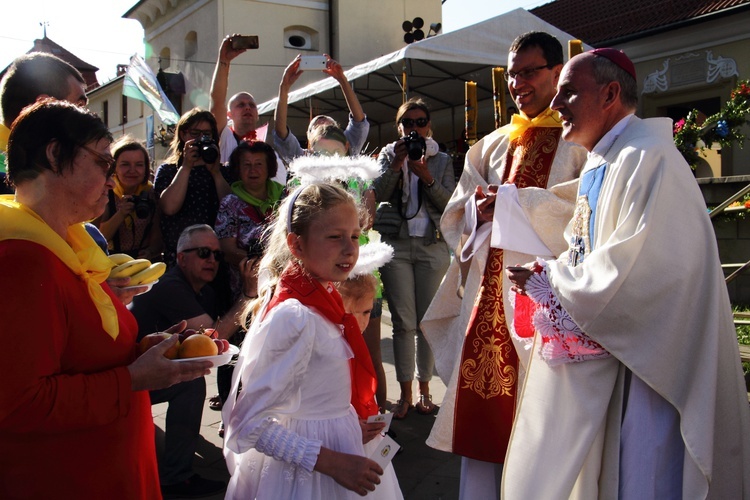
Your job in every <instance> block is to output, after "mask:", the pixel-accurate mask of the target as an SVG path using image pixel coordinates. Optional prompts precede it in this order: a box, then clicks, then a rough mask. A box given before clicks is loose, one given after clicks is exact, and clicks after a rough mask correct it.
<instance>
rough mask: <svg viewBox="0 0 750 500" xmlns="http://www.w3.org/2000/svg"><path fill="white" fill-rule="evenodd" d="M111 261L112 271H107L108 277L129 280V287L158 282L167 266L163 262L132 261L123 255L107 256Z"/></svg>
mask: <svg viewBox="0 0 750 500" xmlns="http://www.w3.org/2000/svg"><path fill="white" fill-rule="evenodd" d="M109 260H111V261H112V269H111V270H110V271H109V277H110V279H112V278H130V286H136V285H148V284H149V283H152V282H154V281H156V280H158V279H159V278H160V277H161V275H162V274H164V271H166V270H167V265H166V264H165V263H164V262H154V263H153V264H152V263H151V261H149V260H147V259H134V258H133V257H131V256H130V255H128V254H125V253H116V254H112V255H110V256H109Z"/></svg>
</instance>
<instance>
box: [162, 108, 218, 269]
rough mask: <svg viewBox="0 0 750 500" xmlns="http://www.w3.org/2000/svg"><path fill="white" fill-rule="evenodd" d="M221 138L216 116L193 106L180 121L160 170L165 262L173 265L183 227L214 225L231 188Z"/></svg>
mask: <svg viewBox="0 0 750 500" xmlns="http://www.w3.org/2000/svg"><path fill="white" fill-rule="evenodd" d="M218 140H219V131H218V129H217V128H216V120H215V119H214V116H213V115H212V114H211V113H210V112H208V111H205V110H202V109H199V108H193V109H191V110H190V111H188V112H187V113H185V114H184V115H182V117H181V118H180V121H179V122H178V123H177V130H176V131H175V134H174V140H173V141H172V145H171V147H170V156H169V157H168V158H167V161H166V163H165V164H163V165H161V166H160V167H159V169H158V170H157V171H156V178H155V179H154V190H155V191H156V194H157V196H158V200H159V202H158V203H159V208H160V209H161V211H162V217H161V232H162V237H163V238H164V262H166V263H167V265H168V266H170V267H171V266H172V265H174V264H175V259H176V256H177V240H178V239H179V237H180V233H182V230H183V229H185V228H186V227H188V226H192V225H194V224H208V225H210V226H213V224H214V222H215V221H216V214H217V213H218V212H219V201H220V200H221V199H222V198H224V197H225V196H226V195H228V194H229V193H230V192H231V188H230V187H229V184H228V183H227V181H226V179H225V178H224V175H223V173H222V168H221V163H220V161H219V147H218Z"/></svg>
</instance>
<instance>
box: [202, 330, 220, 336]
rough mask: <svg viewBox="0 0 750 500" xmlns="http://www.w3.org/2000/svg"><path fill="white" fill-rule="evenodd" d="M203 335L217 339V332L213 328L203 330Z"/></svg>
mask: <svg viewBox="0 0 750 500" xmlns="http://www.w3.org/2000/svg"><path fill="white" fill-rule="evenodd" d="M203 335H208V336H209V337H211V338H212V339H215V338H218V337H219V332H217V331H216V330H215V329H214V328H204V329H203Z"/></svg>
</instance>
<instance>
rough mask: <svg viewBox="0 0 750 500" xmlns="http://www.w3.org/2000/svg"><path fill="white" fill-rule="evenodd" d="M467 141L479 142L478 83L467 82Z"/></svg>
mask: <svg viewBox="0 0 750 500" xmlns="http://www.w3.org/2000/svg"><path fill="white" fill-rule="evenodd" d="M466 142H467V143H469V145H472V144H474V143H475V142H477V84H476V83H475V82H466Z"/></svg>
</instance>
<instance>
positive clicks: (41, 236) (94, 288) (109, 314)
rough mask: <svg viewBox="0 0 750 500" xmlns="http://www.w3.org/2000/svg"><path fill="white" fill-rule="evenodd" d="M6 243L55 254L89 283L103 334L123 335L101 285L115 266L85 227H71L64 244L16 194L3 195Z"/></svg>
mask: <svg viewBox="0 0 750 500" xmlns="http://www.w3.org/2000/svg"><path fill="white" fill-rule="evenodd" d="M3 240H27V241H32V242H34V243H37V244H39V245H42V246H43V247H45V248H46V249H48V250H49V251H50V252H52V253H53V254H55V256H56V257H57V258H58V259H60V260H61V261H62V262H63V264H65V265H66V266H68V268H70V270H71V271H73V272H74V273H75V274H76V275H77V276H79V277H81V278H82V279H83V280H84V281H85V282H86V286H87V287H88V291H89V296H90V297H91V301H92V302H93V303H94V305H95V306H96V310H97V311H99V316H101V318H102V327H103V328H104V331H106V332H107V334H109V336H110V337H112V338H113V339H116V338H117V335H119V333H120V327H119V323H118V320H117V310H116V309H115V306H114V304H112V299H110V297H109V295H107V292H105V291H104V289H103V288H102V287H101V285H100V283H102V282H103V281H104V280H106V279H107V276H109V270H110V268H111V267H112V264H111V261H110V260H109V258H108V257H107V256H106V255H105V254H104V252H102V250H101V248H99V246H97V244H96V242H95V241H94V239H93V238H92V237H91V236H89V233H88V232H87V231H86V228H85V227H84V225H83V224H73V225H72V226H70V227H68V240H67V241H65V240H64V239H62V238H61V237H60V235H59V234H57V233H56V232H54V231H53V230H52V228H51V227H49V226H48V225H47V223H46V222H44V220H43V219H42V218H41V217H39V215H37V214H36V213H34V211H33V210H31V209H30V208H29V207H27V206H25V205H22V204H21V203H18V202H16V201H14V199H13V195H3V196H0V241H3Z"/></svg>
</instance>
